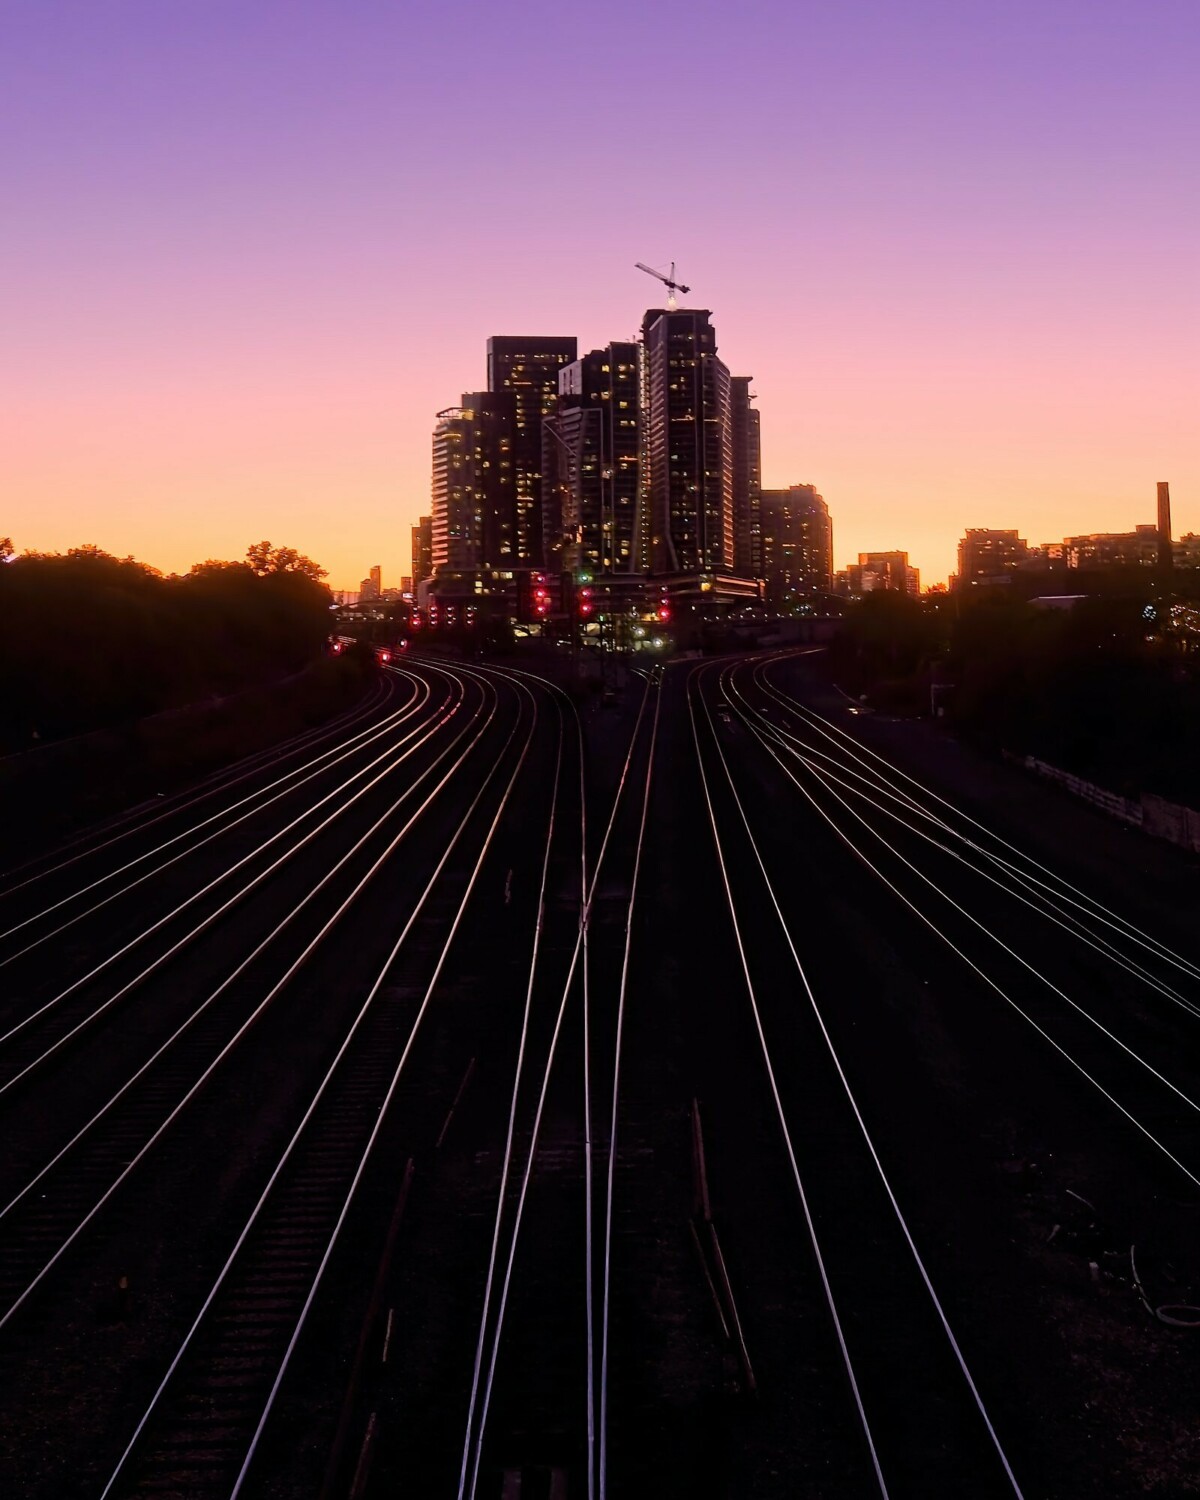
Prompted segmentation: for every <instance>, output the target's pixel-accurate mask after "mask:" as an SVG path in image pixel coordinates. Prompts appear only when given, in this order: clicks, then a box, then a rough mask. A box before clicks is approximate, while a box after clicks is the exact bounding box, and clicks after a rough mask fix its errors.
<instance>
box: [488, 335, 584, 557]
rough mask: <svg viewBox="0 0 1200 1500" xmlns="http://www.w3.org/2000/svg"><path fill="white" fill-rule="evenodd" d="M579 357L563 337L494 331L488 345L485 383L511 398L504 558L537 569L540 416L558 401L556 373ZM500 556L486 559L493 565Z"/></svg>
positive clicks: (570, 340) (570, 341)
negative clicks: (507, 529) (508, 516)
mask: <svg viewBox="0 0 1200 1500" xmlns="http://www.w3.org/2000/svg"><path fill="white" fill-rule="evenodd" d="M577 355H578V341H577V340H576V339H574V338H567V337H559V338H554V337H546V336H533V335H529V336H526V335H508V334H503V335H500V334H498V335H496V336H495V337H493V338H490V339H488V343H487V382H488V391H489V392H490V393H492V394H500V393H504V392H506V393H508V395H509V396H510V397H511V400H512V422H513V427H512V451H511V462H512V476H513V483H512V502H511V504H512V517H511V521H510V522H509V526H510V528H511V534H510V535H509V536H508V537H507V539H506V542H505V546H504V550H503V553H502V557H503V560H504V562H506V563H512V564H515V565H519V566H532V567H541V566H542V562H543V544H542V420H543V418H544V417H547V416H550V415H551V414H552V413H553V412H554V410H555V406H556V404H557V401H558V372H559V371H560V370H561V369H562V368H563V366H564V365H569V364H571V363H572V362H573V361H574V360H575V359H576V357H577ZM500 561H501V556H500V555H497V556H496V557H489V558H488V559H487V562H488V563H489V564H490V565H492V566H495V565H497V564H498V563H499V562H500Z"/></svg>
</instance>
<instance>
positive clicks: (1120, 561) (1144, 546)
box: [1063, 526, 1159, 569]
mask: <svg viewBox="0 0 1200 1500" xmlns="http://www.w3.org/2000/svg"><path fill="white" fill-rule="evenodd" d="M1158 541H1159V534H1158V527H1157V526H1137V527H1135V528H1134V530H1133V531H1098V532H1093V533H1092V534H1091V535H1089V536H1069V537H1065V538H1064V539H1063V547H1064V548H1065V549H1066V558H1067V566H1068V567H1070V568H1083V569H1091V568H1152V567H1154V566H1155V565H1156V564H1157V562H1158V556H1159V552H1158Z"/></svg>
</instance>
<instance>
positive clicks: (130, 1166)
mask: <svg viewBox="0 0 1200 1500" xmlns="http://www.w3.org/2000/svg"><path fill="white" fill-rule="evenodd" d="M494 713H495V709H494V708H493V712H492V713H491V714H489V716H488V718H487V720H486V721H485V723H484V725H483V726H482V727H481V729H480V730H479V732H478V733H477V734H476V736H475V739H474V740H473V741H472V742H471V745H470V746H468V748H467V750H465V751H464V752H463V754H462V756H460V757H459V760H458V761H457V762H456V763H455V765H454V766H452V767H451V769H450V770H449V771H448V772H447V773H446V774H445V776H444V777H443V778H442V780H441V781H440V782H439V783H438V785H437V786H436V787H435V788H434V789H433V791H432V792H430V794H429V796H428V797H427V798H426V799H425V801H424V802H423V803H422V804H421V806H420V807H419V808H417V810H416V811H415V812H414V813H413V814H412V816H411V817H410V818H409V819H408V821H407V822H406V823H405V825H404V827H403V828H401V830H400V831H399V833H397V834H396V835H395V836H394V837H393V838H392V840H391V841H390V842H389V844H388V845H387V847H386V848H385V849H384V850H383V852H382V853H381V854H380V855H378V856H377V858H376V859H375V861H374V862H373V863H372V865H371V866H370V868H369V869H368V870H367V872H366V874H364V875H363V876H362V877H361V878H360V879H359V880H358V882H357V883H356V884H355V886H354V887H353V889H352V890H351V892H350V894H349V896H347V897H346V898H345V899H344V900H343V901H342V902H341V904H340V905H339V906H338V908H337V909H336V911H335V912H334V913H333V915H332V916H331V917H329V918H328V919H327V920H326V921H325V922H324V923H323V924H322V926H321V927H320V928H319V929H318V931H317V933H316V935H315V936H314V937H312V938H311V939H310V940H309V942H308V943H307V944H306V946H305V947H304V949H303V950H302V951H301V953H300V955H299V957H298V958H296V959H294V960H293V961H292V963H291V964H290V965H289V967H288V968H287V970H286V971H285V972H284V974H283V976H282V977H281V978H280V979H278V980H277V981H276V982H275V984H274V985H273V986H272V987H271V989H270V990H268V992H267V993H266V995H265V996H264V997H263V998H262V1000H260V1001H259V1003H258V1005H257V1006H256V1007H255V1009H254V1010H253V1011H252V1012H251V1014H250V1015H249V1017H248V1018H247V1019H246V1020H245V1021H243V1022H242V1024H241V1025H240V1026H239V1027H238V1029H237V1031H236V1032H235V1033H234V1034H233V1036H232V1037H231V1038H230V1039H229V1040H228V1041H227V1042H226V1043H225V1045H224V1046H223V1047H222V1048H221V1050H220V1052H219V1053H218V1054H217V1056H216V1057H215V1058H214V1059H213V1060H212V1061H211V1062H210V1063H209V1064H208V1066H207V1067H206V1068H205V1069H204V1071H203V1072H202V1073H201V1074H200V1076H199V1078H197V1079H196V1081H195V1082H194V1083H193V1084H192V1085H191V1087H190V1088H189V1089H188V1091H187V1092H186V1093H185V1094H184V1096H183V1098H182V1099H181V1100H180V1101H179V1103H178V1104H176V1105H175V1106H174V1108H173V1109H172V1110H171V1111H170V1113H169V1114H168V1115H167V1117H166V1118H165V1119H164V1120H163V1121H162V1123H161V1124H160V1125H159V1126H158V1127H157V1128H156V1129H155V1130H154V1132H153V1134H152V1135H151V1136H150V1137H149V1139H148V1140H147V1141H146V1142H145V1143H144V1144H143V1145H142V1147H141V1148H140V1149H139V1150H138V1152H137V1153H136V1154H135V1155H134V1156H133V1158H132V1159H131V1160H130V1161H129V1162H128V1163H127V1164H126V1165H125V1167H124V1168H123V1170H122V1171H121V1172H120V1174H119V1175H118V1176H117V1177H116V1178H115V1180H114V1181H113V1182H112V1183H110V1184H109V1186H108V1187H107V1188H106V1189H105V1190H104V1192H103V1193H102V1194H101V1196H100V1197H99V1198H98V1199H97V1201H96V1202H95V1203H94V1204H93V1205H92V1207H91V1209H89V1210H88V1212H87V1214H86V1215H85V1216H84V1218H83V1219H82V1220H81V1221H80V1222H79V1223H78V1224H77V1225H76V1226H75V1228H74V1229H73V1230H72V1231H71V1232H70V1234H69V1235H68V1236H67V1238H66V1239H65V1240H64V1241H63V1242H62V1244H60V1246H59V1247H58V1249H57V1250H56V1251H55V1252H54V1254H53V1255H52V1256H51V1257H50V1259H49V1260H48V1261H46V1263H45V1264H44V1265H43V1266H42V1268H41V1270H40V1271H38V1273H37V1274H36V1275H35V1276H34V1278H33V1280H32V1281H30V1282H29V1283H28V1284H27V1285H26V1287H25V1289H24V1291H22V1292H21V1293H20V1295H19V1296H18V1297H17V1298H16V1299H15V1300H14V1301H13V1302H12V1303H11V1304H10V1305H9V1307H8V1308H7V1309H6V1310H5V1311H4V1312H3V1313H2V1314H0V1329H3V1328H4V1327H5V1326H6V1325H7V1324H8V1323H9V1321H10V1320H11V1318H12V1317H13V1316H14V1314H15V1313H16V1312H17V1311H18V1310H19V1309H20V1308H21V1307H22V1306H23V1305H24V1304H25V1303H26V1302H27V1301H28V1300H29V1298H30V1297H31V1296H32V1295H33V1293H34V1292H35V1291H36V1289H37V1288H38V1287H39V1286H40V1285H41V1283H42V1282H43V1281H44V1280H45V1278H46V1276H47V1275H48V1274H49V1273H50V1271H51V1270H53V1268H54V1266H55V1265H57V1263H58V1262H59V1260H61V1258H62V1257H63V1255H65V1254H66V1252H67V1250H68V1249H70V1247H71V1245H72V1244H74V1242H75V1241H76V1239H78V1237H79V1236H80V1235H81V1234H82V1233H83V1231H84V1230H85V1229H86V1228H87V1227H88V1225H89V1224H90V1223H91V1222H92V1220H93V1219H94V1218H95V1217H96V1215H97V1214H98V1213H99V1212H100V1210H101V1209H102V1208H103V1207H104V1205H105V1204H106V1203H107V1202H108V1201H109V1200H110V1199H111V1198H112V1196H113V1195H114V1194H115V1193H116V1191H117V1190H118V1189H119V1188H120V1187H121V1185H122V1184H123V1183H124V1182H125V1181H126V1179H127V1178H128V1177H129V1176H130V1175H131V1174H132V1173H133V1171H134V1170H135V1168H137V1167H138V1166H139V1165H140V1164H141V1162H142V1161H144V1160H145V1158H146V1156H147V1155H148V1154H149V1152H150V1150H151V1149H152V1148H153V1147H154V1145H155V1144H156V1143H157V1142H158V1141H159V1140H160V1139H161V1138H162V1136H163V1135H164V1134H165V1133H166V1132H167V1130H168V1129H169V1128H170V1127H171V1125H173V1124H174V1122H175V1121H176V1120H177V1119H178V1118H179V1116H180V1115H181V1114H182V1113H183V1111H184V1109H185V1108H186V1106H187V1105H188V1104H189V1103H190V1102H191V1101H192V1099H194V1098H195V1097H196V1095H197V1094H198V1093H199V1092H200V1091H201V1089H202V1088H203V1087H204V1085H205V1084H206V1083H207V1082H208V1080H209V1079H210V1078H211V1077H212V1076H213V1074H214V1073H215V1072H216V1070H217V1068H218V1067H219V1066H220V1065H221V1063H223V1062H224V1061H225V1060H226V1058H228V1057H229V1056H230V1055H231V1054H232V1052H233V1051H234V1049H235V1048H236V1046H237V1045H238V1043H239V1042H240V1041H241V1040H242V1038H243V1037H244V1036H245V1035H246V1034H247V1033H248V1032H249V1030H250V1029H251V1027H252V1026H253V1025H254V1024H255V1023H256V1022H257V1021H258V1019H259V1018H260V1017H261V1016H262V1015H263V1013H264V1012H265V1011H266V1009H267V1008H268V1006H269V1005H270V1004H271V1002H272V1001H273V1000H274V999H275V998H276V996H277V995H278V994H279V993H280V992H281V991H282V990H283V988H284V987H285V986H286V984H287V983H288V982H289V980H291V979H292V978H294V976H295V975H296V974H297V973H298V972H299V970H300V969H301V968H302V967H303V965H304V964H305V963H306V962H307V961H308V959H309V958H310V957H311V955H312V954H313V952H314V951H315V950H316V949H317V947H318V946H319V945H320V943H321V942H322V941H323V940H324V939H325V938H326V937H327V936H328V934H329V933H330V932H331V931H332V930H333V928H334V927H335V926H336V924H337V923H338V922H339V921H340V920H341V918H342V917H343V916H344V915H345V913H346V912H347V911H348V910H349V909H350V907H351V906H352V905H353V904H354V902H355V901H356V900H357V899H358V897H359V896H360V895H361V893H362V892H363V890H365V889H366V887H367V886H368V885H369V884H370V882H371V880H373V879H374V877H375V876H376V874H378V872H379V870H380V869H381V868H382V867H383V866H384V865H385V864H386V862H387V861H388V860H389V859H390V858H391V856H392V855H393V853H394V852H395V850H396V849H397V848H398V847H399V846H400V844H401V843H402V842H403V840H404V838H405V837H406V836H407V834H408V832H409V830H410V829H411V828H412V827H413V825H414V824H415V823H416V821H417V820H418V819H419V818H420V817H421V816H422V815H423V813H424V812H425V811H427V809H428V808H429V807H430V806H431V805H432V803H433V801H434V799H436V797H437V796H438V795H439V794H440V793H441V791H442V790H443V788H444V787H445V786H446V785H447V783H448V782H449V781H450V779H451V778H452V777H453V776H454V775H455V774H456V773H457V772H458V771H459V770H460V769H461V767H462V765H463V764H464V763H465V760H466V758H467V756H469V755H470V753H471V751H472V750H473V749H474V747H475V745H476V744H478V743H479V740H480V739H481V738H482V735H483V733H484V732H485V731H486V729H487V726H488V725H489V724H490V723H491V720H492V718H493V717H494ZM442 863H444V860H443V861H442V862H441V863H439V866H438V868H439V869H440V868H441V867H442ZM234 977H236V975H231V976H230V978H229V980H227V981H226V983H230V982H232V979H233V978H234ZM110 1102H112V1101H110ZM24 1191H27V1189H26V1190H23V1193H22V1196H23V1195H24ZM5 1212H6V1213H7V1209H6V1210H5Z"/></svg>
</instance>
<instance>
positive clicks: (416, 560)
mask: <svg viewBox="0 0 1200 1500" xmlns="http://www.w3.org/2000/svg"><path fill="white" fill-rule="evenodd" d="M432 577H433V517H432V516H421V517H420V518H419V519H418V521H417V524H416V525H415V526H414V527H413V529H412V582H413V585H414V586H415V585H416V584H418V583H424V581H425V580H426V579H427V578H432Z"/></svg>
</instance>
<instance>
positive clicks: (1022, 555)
mask: <svg viewBox="0 0 1200 1500" xmlns="http://www.w3.org/2000/svg"><path fill="white" fill-rule="evenodd" d="M1028 559H1029V546H1028V544H1027V543H1026V542H1025V540H1024V539H1023V538H1022V537H1020V536H1018V535H1017V533H1016V532H1015V531H993V530H990V529H989V528H987V527H984V526H968V527H967V530H966V534H965V535H964V536H963V539H962V541H961V542H959V544H958V575H957V579H956V581H955V582H956V587H958V588H970V587H971V585H972V584H976V583H980V582H984V581H987V582H995V581H996V580H997V579H1002V578H1006V577H1008V576H1010V575H1011V574H1013V573H1016V572H1017V571H1018V570H1019V569H1020V568H1021V567H1022V566H1023V565H1024V564H1025V563H1026V562H1027V561H1028Z"/></svg>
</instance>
